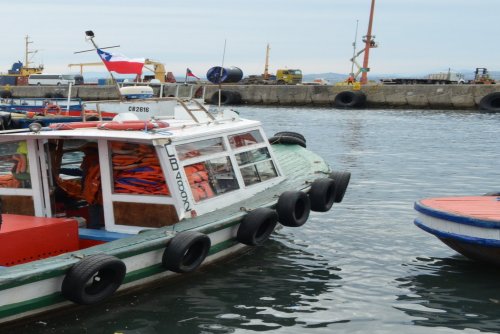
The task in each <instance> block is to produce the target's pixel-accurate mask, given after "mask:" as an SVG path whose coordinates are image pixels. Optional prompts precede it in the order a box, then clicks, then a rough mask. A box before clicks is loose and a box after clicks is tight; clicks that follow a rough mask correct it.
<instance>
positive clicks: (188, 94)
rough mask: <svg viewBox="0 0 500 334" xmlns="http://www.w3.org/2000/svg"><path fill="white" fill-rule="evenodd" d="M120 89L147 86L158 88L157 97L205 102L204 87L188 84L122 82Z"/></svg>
mask: <svg viewBox="0 0 500 334" xmlns="http://www.w3.org/2000/svg"><path fill="white" fill-rule="evenodd" d="M119 86H120V87H130V86H148V87H152V88H155V87H159V89H160V91H159V95H158V96H159V97H178V98H184V99H200V100H205V91H206V86H205V85H200V84H197V83H196V84H188V83H149V82H122V83H120V84H119Z"/></svg>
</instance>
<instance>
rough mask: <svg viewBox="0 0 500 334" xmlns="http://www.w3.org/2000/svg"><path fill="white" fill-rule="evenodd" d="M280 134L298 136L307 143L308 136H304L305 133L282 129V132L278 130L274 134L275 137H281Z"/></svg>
mask: <svg viewBox="0 0 500 334" xmlns="http://www.w3.org/2000/svg"><path fill="white" fill-rule="evenodd" d="M279 136H289V137H296V138H299V139H300V140H302V141H303V142H304V143H306V142H307V141H306V137H304V136H303V135H301V134H300V133H298V132H292V131H281V132H276V133H275V134H274V137H279Z"/></svg>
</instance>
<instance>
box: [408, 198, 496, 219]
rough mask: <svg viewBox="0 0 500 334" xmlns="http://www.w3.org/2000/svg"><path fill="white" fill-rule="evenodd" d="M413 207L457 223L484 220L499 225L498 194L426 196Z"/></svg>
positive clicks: (429, 214)
mask: <svg viewBox="0 0 500 334" xmlns="http://www.w3.org/2000/svg"><path fill="white" fill-rule="evenodd" d="M415 209H416V210H417V211H419V212H421V213H424V214H426V215H428V216H432V217H436V218H441V219H446V220H449V221H454V222H457V223H467V222H470V223H477V222H484V223H489V224H491V223H493V224H498V225H500V197H498V196H467V197H440V198H427V199H423V200H421V201H419V202H417V203H415Z"/></svg>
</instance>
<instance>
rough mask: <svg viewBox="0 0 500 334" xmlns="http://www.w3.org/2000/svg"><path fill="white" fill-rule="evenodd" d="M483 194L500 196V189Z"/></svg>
mask: <svg viewBox="0 0 500 334" xmlns="http://www.w3.org/2000/svg"><path fill="white" fill-rule="evenodd" d="M483 196H500V191H492V192H489V193H486V194H484V195H483Z"/></svg>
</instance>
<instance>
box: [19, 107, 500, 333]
mask: <svg viewBox="0 0 500 334" xmlns="http://www.w3.org/2000/svg"><path fill="white" fill-rule="evenodd" d="M238 111H239V112H240V114H241V116H242V117H246V118H251V119H259V120H261V121H262V122H263V124H264V128H265V130H266V132H267V134H268V135H269V136H271V135H272V134H274V133H275V132H278V131H295V132H299V133H301V134H303V135H304V136H305V137H306V139H307V145H308V148H310V149H311V150H313V151H315V152H317V153H318V154H320V155H321V156H323V157H324V158H326V160H327V161H328V162H329V163H330V164H331V166H332V167H333V168H334V169H335V170H347V171H350V172H351V173H352V177H351V183H350V186H349V188H348V190H347V192H346V195H345V197H344V201H343V202H342V203H339V204H335V205H334V206H333V208H332V210H331V211H330V212H328V213H326V214H323V213H312V214H311V217H310V218H309V221H308V222H307V223H306V224H305V225H304V226H302V227H300V228H283V229H281V230H279V231H277V232H276V233H275V234H273V236H272V239H271V240H270V241H268V242H267V243H265V245H263V246H261V247H258V248H255V249H252V250H251V251H249V252H247V253H245V254H242V255H240V256H238V257H237V258H235V259H232V260H231V261H230V262H229V263H218V264H214V265H211V266H209V267H206V268H202V269H201V270H199V271H197V272H195V273H193V274H189V275H185V276H182V277H181V278H179V279H175V280H172V281H166V282H164V284H163V285H160V286H157V287H151V288H149V289H147V290H146V291H140V292H135V293H130V294H127V295H124V296H119V297H117V298H114V299H112V300H110V301H108V302H105V303H102V304H99V305H96V306H92V307H75V308H72V309H68V310H66V311H65V312H63V313H60V314H51V315H46V316H42V317H38V318H36V319H33V320H29V321H27V322H25V323H23V324H18V325H16V326H15V328H13V329H10V330H16V331H18V332H19V333H253V332H270V333H273V334H274V333H429V332H432V333H457V332H465V333H478V332H499V331H500V317H499V314H500V284H499V283H498V282H499V281H500V269H498V268H493V267H490V266H488V265H482V264H477V263H474V262H472V261H469V260H467V259H465V258H464V257H462V256H460V255H458V254H457V253H455V252H454V251H453V250H451V249H449V248H448V247H446V246H445V245H444V244H442V243H441V242H440V241H439V240H438V239H436V238H435V237H433V236H431V235H430V234H427V233H426V232H424V231H422V230H420V229H418V228H417V227H416V226H415V225H414V224H413V219H414V217H415V215H416V214H415V211H414V209H413V203H414V202H415V201H416V200H418V199H421V198H424V197H432V196H450V195H480V194H484V193H487V192H491V191H500V167H499V166H500V165H499V162H500V160H499V157H500V137H499V135H498V129H499V127H500V114H484V113H479V112H475V111H459V110H454V111H451V110H447V111H435V110H434V111H429V110H339V109H331V108H317V109H315V108H277V107H249V106H242V107H239V108H238Z"/></svg>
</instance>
